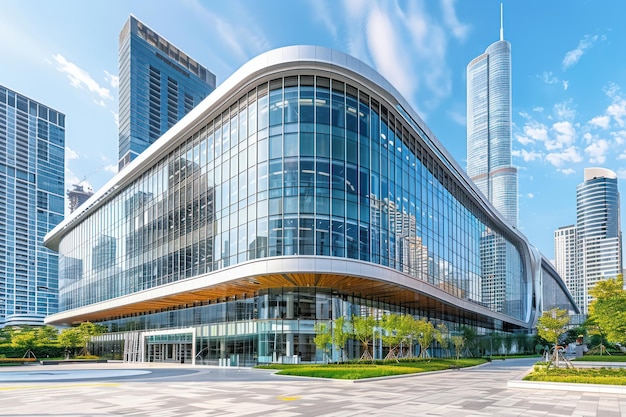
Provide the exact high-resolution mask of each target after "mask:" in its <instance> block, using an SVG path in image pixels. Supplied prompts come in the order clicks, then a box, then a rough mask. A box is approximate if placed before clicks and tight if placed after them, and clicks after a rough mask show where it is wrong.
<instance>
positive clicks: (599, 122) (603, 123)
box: [589, 116, 611, 129]
mask: <svg viewBox="0 0 626 417" xmlns="http://www.w3.org/2000/svg"><path fill="white" fill-rule="evenodd" d="M589 123H590V124H592V125H594V126H596V127H601V128H602V129H608V128H609V123H611V118H610V117H609V116H597V117H594V118H593V119H591V120H590V121H589Z"/></svg>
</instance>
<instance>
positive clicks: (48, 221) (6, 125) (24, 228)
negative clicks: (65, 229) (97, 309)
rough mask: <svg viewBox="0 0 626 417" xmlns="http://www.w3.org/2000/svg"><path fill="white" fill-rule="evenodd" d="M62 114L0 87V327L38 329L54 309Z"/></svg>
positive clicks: (60, 211) (60, 206)
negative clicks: (52, 238)
mask: <svg viewBox="0 0 626 417" xmlns="http://www.w3.org/2000/svg"><path fill="white" fill-rule="evenodd" d="M64 189H65V115H64V114H62V113H60V112H58V111H56V110H53V109H51V108H50V107H47V106H44V105H43V104H41V103H38V102H36V101H34V100H31V99H30V98H28V97H25V96H23V95H21V94H19V93H16V92H15V91H12V90H10V89H8V88H6V87H3V86H0V327H4V326H9V325H11V326H12V325H41V324H43V320H44V318H45V317H46V316H48V315H50V314H53V313H56V312H57V307H58V254H57V253H56V252H53V251H51V250H49V249H48V248H46V247H45V246H44V244H43V238H44V236H45V235H46V233H48V232H49V231H50V230H52V228H53V227H54V226H56V225H57V224H59V223H60V222H61V220H63V213H64V192H65V190H64Z"/></svg>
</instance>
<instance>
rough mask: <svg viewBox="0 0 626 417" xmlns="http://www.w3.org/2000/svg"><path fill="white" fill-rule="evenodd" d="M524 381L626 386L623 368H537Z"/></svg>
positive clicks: (625, 373) (625, 371) (625, 375)
mask: <svg viewBox="0 0 626 417" xmlns="http://www.w3.org/2000/svg"><path fill="white" fill-rule="evenodd" d="M524 381H537V382H571V383H577V384H602V385H626V369H623V368H574V369H564V368H558V369H557V368H550V369H547V370H546V369H543V368H541V367H535V369H534V370H533V372H531V373H530V374H528V375H526V376H525V377H524Z"/></svg>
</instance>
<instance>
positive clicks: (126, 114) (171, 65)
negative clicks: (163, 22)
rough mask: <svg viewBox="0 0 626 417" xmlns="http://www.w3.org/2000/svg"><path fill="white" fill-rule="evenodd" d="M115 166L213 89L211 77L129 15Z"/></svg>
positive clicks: (124, 36) (124, 37) (122, 49)
mask: <svg viewBox="0 0 626 417" xmlns="http://www.w3.org/2000/svg"><path fill="white" fill-rule="evenodd" d="M119 66H120V69H119V71H120V72H119V81H120V83H119V84H120V87H119V88H120V92H119V102H120V105H119V121H120V122H119V162H118V167H119V169H122V168H124V167H125V166H126V165H128V164H129V163H130V161H132V160H133V159H135V158H136V157H137V155H139V154H140V153H141V152H143V151H144V150H145V149H146V148H147V147H148V146H150V145H151V144H152V143H154V142H155V141H156V140H157V139H158V138H159V137H161V135H162V134H163V133H165V132H166V131H167V130H168V129H169V128H170V127H172V126H173V125H174V124H175V123H176V122H177V121H178V120H180V119H181V118H182V117H183V116H184V115H185V114H187V113H189V111H190V110H191V109H192V108H194V107H195V106H196V105H197V104H198V103H200V101H202V99H203V98H205V97H206V96H207V95H208V94H209V93H210V92H211V91H213V90H214V89H215V75H214V74H212V73H211V72H210V71H209V70H207V69H206V68H205V67H204V66H202V65H200V64H199V63H198V62H196V61H195V60H194V59H192V58H191V57H189V56H188V55H187V54H185V53H184V52H183V51H181V50H180V49H178V48H177V47H176V46H174V45H172V44H171V43H170V42H168V41H167V40H166V39H165V38H163V37H162V36H160V35H159V34H158V33H156V32H155V31H153V30H152V29H150V28H149V27H147V26H146V25H145V24H144V23H143V22H141V21H140V20H138V19H137V18H135V17H134V16H130V17H129V18H128V20H127V21H126V23H125V24H124V27H123V28H122V31H121V32H120V37H119Z"/></svg>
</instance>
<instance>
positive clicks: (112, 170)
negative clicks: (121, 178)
mask: <svg viewBox="0 0 626 417" xmlns="http://www.w3.org/2000/svg"><path fill="white" fill-rule="evenodd" d="M102 169H103V170H104V171H105V172H110V173H112V174H117V165H112V164H108V165H105V166H103V167H102Z"/></svg>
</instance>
